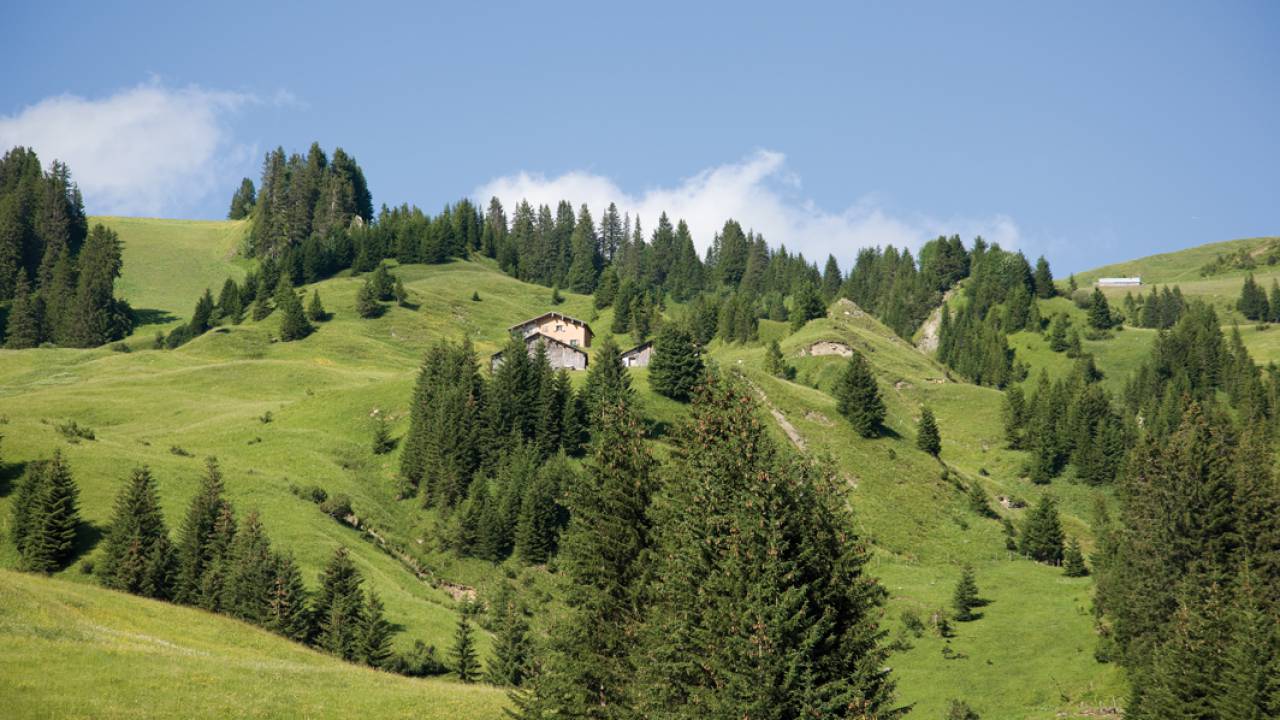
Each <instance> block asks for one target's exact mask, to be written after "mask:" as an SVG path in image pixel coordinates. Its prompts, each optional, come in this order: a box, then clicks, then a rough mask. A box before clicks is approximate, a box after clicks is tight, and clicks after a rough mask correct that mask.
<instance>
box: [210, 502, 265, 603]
mask: <svg viewBox="0 0 1280 720" xmlns="http://www.w3.org/2000/svg"><path fill="white" fill-rule="evenodd" d="M275 574H276V559H275V557H274V556H273V555H272V554H271V543H270V541H269V540H268V539H267V535H266V531H265V530H264V529H263V527H262V521H261V520H260V519H259V517H258V513H257V512H256V511H250V512H249V514H248V515H246V516H245V519H244V522H243V523H241V524H240V527H239V528H237V530H236V534H235V539H233V540H232V541H231V546H230V547H229V548H228V550H227V575H226V582H225V584H224V586H223V589H222V602H221V609H222V612H224V613H227V614H228V615H231V616H232V617H238V618H240V619H241V620H246V621H248V622H251V623H256V624H262V623H263V622H264V621H265V620H266V619H267V618H268V605H269V601H270V592H271V588H272V585H273V584H274V581H275Z"/></svg>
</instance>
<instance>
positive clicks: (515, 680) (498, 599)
mask: <svg viewBox="0 0 1280 720" xmlns="http://www.w3.org/2000/svg"><path fill="white" fill-rule="evenodd" d="M489 611H490V613H491V614H492V617H493V625H494V637H493V657H492V658H491V659H490V660H489V662H488V667H487V669H486V672H485V679H486V680H488V681H489V682H490V683H492V684H494V685H504V686H507V687H519V686H520V685H521V684H523V683H524V680H525V677H526V676H528V674H529V664H530V661H531V659H532V658H531V655H532V650H533V648H532V646H531V641H530V639H529V621H528V620H527V619H526V618H525V610H524V607H522V606H521V605H520V603H518V602H517V601H516V599H515V597H514V596H513V594H512V592H511V590H510V588H509V587H508V586H507V585H506V584H503V585H502V587H501V589H500V590H499V592H498V594H497V595H496V596H495V597H494V599H493V602H491V603H490V604H489Z"/></svg>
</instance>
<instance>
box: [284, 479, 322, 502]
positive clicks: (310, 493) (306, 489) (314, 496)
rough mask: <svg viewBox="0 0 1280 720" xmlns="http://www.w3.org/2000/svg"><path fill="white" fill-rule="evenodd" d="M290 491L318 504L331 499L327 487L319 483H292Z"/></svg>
mask: <svg viewBox="0 0 1280 720" xmlns="http://www.w3.org/2000/svg"><path fill="white" fill-rule="evenodd" d="M289 492H291V493H293V494H294V495H297V496H298V497H300V498H302V499H303V500H306V501H308V502H313V503H315V504H317V505H320V504H321V503H323V502H324V501H325V500H328V499H329V493H327V492H325V489H324V488H322V487H320V486H319V485H296V484H293V483H290V484H289Z"/></svg>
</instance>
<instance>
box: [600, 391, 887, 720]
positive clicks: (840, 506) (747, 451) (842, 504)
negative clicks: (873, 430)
mask: <svg viewBox="0 0 1280 720" xmlns="http://www.w3.org/2000/svg"><path fill="white" fill-rule="evenodd" d="M655 507H656V512H655V513H654V517H656V519H657V521H656V523H655V533H656V538H657V547H658V552H657V553H656V562H657V567H656V568H655V569H654V572H653V578H654V580H653V583H654V584H653V589H652V590H651V594H652V597H653V600H652V603H653V605H652V609H651V611H650V613H649V618H650V619H649V621H648V623H647V624H646V627H645V629H644V632H643V634H642V640H643V645H642V649H641V652H640V654H639V656H638V663H639V668H640V683H639V685H640V690H641V692H640V697H639V707H638V708H637V714H638V715H639V716H640V717H652V716H655V715H661V716H663V717H676V718H703V717H725V718H741V717H804V716H809V715H811V716H814V717H845V716H849V713H850V711H851V709H852V708H857V713H858V714H860V715H862V716H865V717H879V718H892V717H898V716H899V715H900V714H901V713H902V712H903V711H902V710H900V709H895V708H893V706H892V702H893V689H894V683H893V681H892V679H891V678H890V676H889V674H888V673H886V672H884V668H885V663H886V659H887V650H886V648H885V647H884V645H883V644H882V641H883V638H884V632H883V631H882V630H880V629H879V628H878V626H877V620H878V617H879V615H880V610H879V608H880V606H881V604H882V603H883V601H884V596H885V592H884V590H883V588H881V587H880V586H879V585H878V584H877V583H876V582H875V581H874V580H873V579H871V578H869V577H867V576H866V575H865V574H864V569H865V566H866V563H867V562H868V560H869V554H870V548H869V547H868V546H867V545H866V544H865V543H864V542H862V541H861V540H860V539H859V538H858V535H857V533H856V530H855V528H854V522H853V518H852V517H851V516H850V514H849V510H848V506H847V503H846V501H845V496H844V494H843V493H842V492H841V491H839V490H838V486H837V483H836V482H835V479H834V477H832V476H830V475H827V474H823V473H821V471H820V470H819V469H818V468H817V467H816V466H815V465H813V464H811V463H809V462H807V461H805V460H803V459H802V458H799V457H795V456H792V455H790V454H787V453H785V452H783V451H781V450H780V449H779V448H778V447H777V446H776V445H775V444H774V443H773V442H772V441H771V439H770V438H769V437H768V434H767V431H766V427H765V425H764V423H763V422H762V421H761V419H760V417H759V415H758V410H757V407H756V405H755V402H754V401H753V400H752V399H751V397H750V395H749V394H748V391H747V390H746V388H745V387H743V386H741V385H739V384H736V383H733V382H730V381H727V380H724V379H719V380H716V381H715V382H713V383H711V384H710V385H707V386H704V387H703V388H702V389H700V390H699V394H698V397H697V398H696V399H695V401H694V404H693V417H692V418H691V421H690V422H689V423H688V424H687V425H686V426H684V427H683V428H682V430H681V434H680V438H679V450H678V452H677V454H676V463H675V467H674V468H673V471H672V472H671V473H670V474H669V476H668V479H667V482H666V483H665V484H664V486H663V489H662V493H661V495H660V496H659V498H658V499H657V500H656V501H655ZM762 647H767V648H768V651H767V652H762V651H761V648H762ZM620 700H621V701H622V702H626V697H625V694H623V695H622V697H621V698H620Z"/></svg>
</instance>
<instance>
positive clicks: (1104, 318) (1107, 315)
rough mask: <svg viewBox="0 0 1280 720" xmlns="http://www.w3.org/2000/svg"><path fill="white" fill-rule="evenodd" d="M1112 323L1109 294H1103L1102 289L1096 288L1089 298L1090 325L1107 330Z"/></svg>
mask: <svg viewBox="0 0 1280 720" xmlns="http://www.w3.org/2000/svg"><path fill="white" fill-rule="evenodd" d="M1111 325H1112V323H1111V305H1110V304H1109V303H1108V302H1107V296H1106V295H1103V294H1102V290H1100V289H1098V288H1094V289H1093V296H1092V297H1091V298H1090V300H1089V327H1091V328H1093V329H1095V330H1107V329H1109V328H1110V327H1111Z"/></svg>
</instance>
